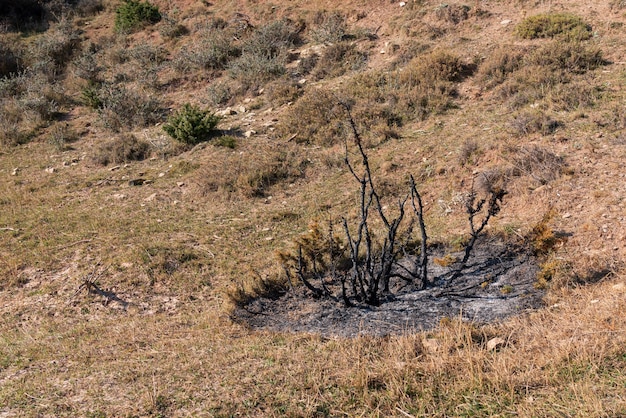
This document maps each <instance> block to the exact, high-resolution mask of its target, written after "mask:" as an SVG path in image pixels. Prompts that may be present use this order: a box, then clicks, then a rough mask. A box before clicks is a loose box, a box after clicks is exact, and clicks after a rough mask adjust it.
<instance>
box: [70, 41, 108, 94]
mask: <svg viewBox="0 0 626 418" xmlns="http://www.w3.org/2000/svg"><path fill="white" fill-rule="evenodd" d="M72 69H73V73H74V75H75V76H76V77H78V78H81V79H83V80H85V81H87V82H88V83H89V84H98V83H101V82H102V81H103V77H102V72H103V71H104V70H105V68H104V66H102V65H100V64H99V63H98V46H97V45H95V44H90V45H89V46H88V47H87V48H86V49H85V50H84V51H83V52H82V53H81V54H80V55H78V56H77V57H76V58H74V60H73V61H72Z"/></svg>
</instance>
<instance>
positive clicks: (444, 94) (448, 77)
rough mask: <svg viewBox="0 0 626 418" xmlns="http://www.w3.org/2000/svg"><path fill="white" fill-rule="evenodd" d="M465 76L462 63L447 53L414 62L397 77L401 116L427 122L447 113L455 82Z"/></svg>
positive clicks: (454, 92) (438, 53) (431, 54)
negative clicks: (429, 118)
mask: <svg viewBox="0 0 626 418" xmlns="http://www.w3.org/2000/svg"><path fill="white" fill-rule="evenodd" d="M463 72H464V67H463V64H462V63H461V61H460V59H459V58H458V57H457V56H455V55H453V54H451V53H448V52H446V51H435V52H433V53H430V54H428V55H426V56H423V57H417V58H415V59H414V60H412V61H411V62H410V63H409V65H408V66H407V67H406V68H405V69H404V71H402V72H399V73H398V74H397V85H396V86H395V88H396V89H397V90H396V95H397V100H398V102H399V106H400V107H401V110H402V114H403V115H405V116H406V117H409V118H410V117H411V115H413V117H414V118H416V119H425V118H426V117H427V116H428V115H430V114H431V113H438V112H441V111H444V110H446V109H448V108H449V107H450V106H451V105H452V97H453V96H454V95H455V94H456V88H455V85H454V82H456V81H459V80H460V79H461V78H462V76H463ZM390 81H394V80H390Z"/></svg>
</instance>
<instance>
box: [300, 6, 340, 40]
mask: <svg viewBox="0 0 626 418" xmlns="http://www.w3.org/2000/svg"><path fill="white" fill-rule="evenodd" d="M347 30H348V25H347V24H346V18H345V16H344V15H342V14H341V13H339V12H327V11H318V12H317V13H316V14H315V17H314V18H313V28H312V29H311V30H310V32H309V34H310V36H311V39H312V40H313V41H315V42H318V43H321V44H324V43H330V44H333V43H335V42H340V41H342V40H343V39H344V37H345V36H346V34H347Z"/></svg>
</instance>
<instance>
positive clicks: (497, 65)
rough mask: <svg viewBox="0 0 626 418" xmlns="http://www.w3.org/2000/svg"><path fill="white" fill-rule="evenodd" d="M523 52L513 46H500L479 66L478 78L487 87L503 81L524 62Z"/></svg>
mask: <svg viewBox="0 0 626 418" xmlns="http://www.w3.org/2000/svg"><path fill="white" fill-rule="evenodd" d="M522 59H523V53H522V52H521V51H515V50H514V48H513V47H511V46H506V47H500V48H498V49H496V50H495V51H493V52H492V53H491V54H490V55H489V56H488V57H487V58H486V59H485V60H484V61H483V62H482V63H481V64H480V66H479V68H478V74H477V76H478V79H479V80H480V81H481V82H482V83H483V85H484V86H485V87H486V88H493V87H495V86H496V85H498V84H501V83H503V82H504V81H505V80H506V79H507V77H508V76H509V75H510V74H511V73H513V72H514V71H516V70H517V69H518V68H519V67H520V65H521V64H522Z"/></svg>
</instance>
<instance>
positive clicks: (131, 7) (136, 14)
mask: <svg viewBox="0 0 626 418" xmlns="http://www.w3.org/2000/svg"><path fill="white" fill-rule="evenodd" d="M160 20H161V13H160V12H159V8H158V7H157V6H154V5H152V4H150V3H149V2H148V1H144V2H140V1H137V0H124V3H122V4H121V5H120V6H119V7H118V8H117V9H115V30H116V31H117V32H132V31H135V30H139V29H141V28H143V27H145V26H147V25H151V24H154V23H157V22H159V21H160Z"/></svg>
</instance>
